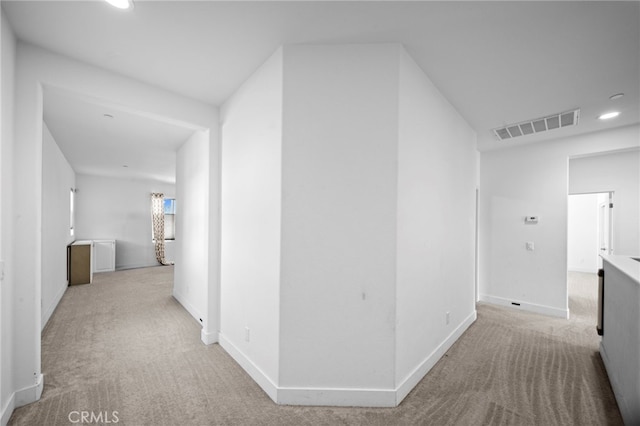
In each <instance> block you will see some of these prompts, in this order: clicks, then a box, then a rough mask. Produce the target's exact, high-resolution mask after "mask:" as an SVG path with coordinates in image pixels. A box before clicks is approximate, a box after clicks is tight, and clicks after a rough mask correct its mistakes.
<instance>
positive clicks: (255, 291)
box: [220, 49, 283, 399]
mask: <svg viewBox="0 0 640 426" xmlns="http://www.w3.org/2000/svg"><path fill="white" fill-rule="evenodd" d="M282 73H283V69H282V49H278V51H276V52H275V53H274V54H273V55H272V56H271V57H270V58H269V60H267V61H266V62H265V63H264V64H263V65H262V66H261V67H260V68H258V69H257V70H256V71H255V72H254V73H253V75H252V76H251V78H249V80H247V81H246V82H245V83H244V84H243V85H242V86H241V87H240V88H239V89H238V90H237V91H236V92H235V93H234V95H233V96H232V97H231V98H230V99H229V100H228V101H227V102H226V103H225V104H224V106H223V107H222V109H221V121H222V141H223V145H222V193H221V197H222V201H221V209H222V212H221V219H222V225H221V229H222V232H221V285H222V286H221V294H220V297H221V300H222V301H223V305H222V307H221V323H220V333H221V336H220V338H221V343H222V345H223V347H225V349H227V350H228V351H229V352H233V351H237V352H239V353H241V354H242V356H241V357H237V358H238V359H240V360H242V359H250V360H251V361H252V365H253V366H255V368H258V369H260V370H261V371H262V372H263V374H264V376H265V377H266V379H265V380H268V381H269V382H271V383H269V384H268V385H267V386H266V388H267V389H269V388H274V386H275V385H276V384H277V383H278V378H279V367H278V364H279V358H278V356H279V342H280V322H279V320H280V311H279V308H280V262H281V259H280V238H281V232H280V231H281V229H280V227H281V218H280V214H281V203H282V194H281V192H282V182H281V178H282V177H281V175H282V159H281V155H282V119H283V118H282V78H283V75H282ZM245 327H246V329H245ZM243 366H244V367H245V368H252V366H251V365H249V364H248V363H245V365H243ZM272 397H273V396H272ZM274 399H275V398H274Z"/></svg>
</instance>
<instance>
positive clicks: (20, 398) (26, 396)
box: [15, 374, 44, 408]
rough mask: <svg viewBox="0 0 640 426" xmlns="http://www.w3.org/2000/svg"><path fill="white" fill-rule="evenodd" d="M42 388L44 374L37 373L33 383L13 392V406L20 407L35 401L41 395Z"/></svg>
mask: <svg viewBox="0 0 640 426" xmlns="http://www.w3.org/2000/svg"><path fill="white" fill-rule="evenodd" d="M43 389H44V376H43V375H42V374H39V375H37V376H36V380H35V383H34V384H33V385H31V386H27V387H26V388H22V389H20V390H18V391H16V393H15V407H16V408H17V407H22V406H23V405H27V404H31V403H32V402H36V401H38V400H39V399H40V397H41V396H42V390H43Z"/></svg>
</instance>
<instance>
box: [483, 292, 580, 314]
mask: <svg viewBox="0 0 640 426" xmlns="http://www.w3.org/2000/svg"><path fill="white" fill-rule="evenodd" d="M480 301H481V302H487V303H491V304H493V305H500V306H506V307H509V308H514V309H518V310H522V311H529V312H535V313H537V314H542V315H547V316H552V317H559V318H564V319H567V318H569V310H568V309H559V308H554V307H552V306H545V305H537V304H535V303H528V302H523V301H521V300H511V299H505V298H502V297H497V296H489V295H487V294H481V295H480ZM514 302H515V303H519V305H514V304H513V303H514Z"/></svg>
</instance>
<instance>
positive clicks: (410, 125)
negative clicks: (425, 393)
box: [395, 51, 478, 389]
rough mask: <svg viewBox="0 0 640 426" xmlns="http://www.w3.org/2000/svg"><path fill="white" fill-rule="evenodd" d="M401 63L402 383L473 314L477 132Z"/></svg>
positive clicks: (407, 60) (414, 69)
mask: <svg viewBox="0 0 640 426" xmlns="http://www.w3.org/2000/svg"><path fill="white" fill-rule="evenodd" d="M400 65H401V66H400V107H399V116H400V122H399V125H400V132H399V135H400V143H399V154H398V169H399V170H398V225H397V226H398V227H397V229H398V231H397V232H398V238H397V259H398V264H397V302H396V305H397V308H396V312H397V320H396V333H397V335H396V373H395V374H396V383H397V385H402V384H403V382H404V381H405V380H407V379H408V378H409V377H410V375H411V373H412V372H413V370H414V369H416V368H417V367H419V366H421V365H422V364H423V363H426V364H430V365H429V368H430V366H432V365H433V364H435V361H437V359H438V358H439V356H441V355H442V354H443V353H444V350H446V347H448V346H447V344H448V345H450V344H451V343H453V340H455V338H454V339H449V338H450V336H451V335H452V334H456V335H459V334H461V333H462V331H463V330H464V329H466V327H468V325H469V324H470V323H471V322H473V320H474V319H475V281H474V274H475V191H476V185H477V156H478V153H477V151H476V142H475V141H476V136H475V132H474V131H473V130H472V129H471V127H469V125H468V124H467V123H466V122H465V120H464V119H463V118H462V117H461V116H460V115H459V114H458V112H457V111H456V110H455V109H454V108H453V107H452V106H451V104H449V102H448V101H447V100H446V99H445V98H444V97H443V96H442V95H441V94H440V93H439V92H438V90H437V89H436V88H435V86H434V85H433V84H432V83H431V81H430V80H429V78H428V77H427V76H426V75H425V74H424V72H423V71H422V70H421V69H420V68H419V67H418V66H417V65H416V63H415V62H414V61H413V59H412V58H411V57H410V56H409V55H407V54H406V52H404V51H403V52H402V56H401V62H400ZM447 312H449V317H450V320H449V322H448V323H447V321H446V313H447ZM441 346H445V347H441ZM433 352H436V353H438V352H439V356H435V357H434V356H432V353H433ZM427 369H428V368H427ZM424 372H426V371H424ZM419 378H421V376H420V377H419ZM414 384H415V383H413V384H412V385H411V386H410V387H409V389H410V388H411V387H413V385H414Z"/></svg>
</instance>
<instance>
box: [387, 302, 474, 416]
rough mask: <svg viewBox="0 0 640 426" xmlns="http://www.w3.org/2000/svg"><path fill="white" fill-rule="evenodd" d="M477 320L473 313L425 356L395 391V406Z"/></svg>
mask: <svg viewBox="0 0 640 426" xmlns="http://www.w3.org/2000/svg"><path fill="white" fill-rule="evenodd" d="M476 318H478V313H477V312H476V311H475V309H474V311H473V312H472V313H471V314H470V315H469V316H468V317H466V318H465V319H464V320H463V321H462V323H461V324H460V325H459V326H458V327H456V329H455V330H453V331H452V332H451V334H449V336H448V337H447V338H446V339H445V340H444V341H443V342H442V343H441V344H440V345H438V347H437V348H436V349H435V350H434V351H433V352H431V354H429V356H427V357H426V358H425V359H424V361H422V362H421V363H420V364H419V365H418V366H417V367H416V368H415V369H414V370H413V371H412V372H411V373H410V374H409V375H408V376H407V377H406V378H405V379H404V380H403V381H402V383H400V385H399V386H398V388H397V389H396V394H397V395H396V398H397V400H396V405H399V404H400V403H401V402H402V400H403V399H404V398H405V397H406V396H407V395H409V392H411V390H412V389H413V388H414V387H415V386H416V385H417V384H418V383H419V382H420V380H422V378H423V377H424V376H425V375H426V374H427V373H428V372H429V370H431V369H432V368H433V366H434V365H436V362H438V361H439V360H440V358H442V357H443V356H444V354H445V353H446V352H447V351H448V350H449V348H451V346H453V344H454V343H455V342H456V341H457V340H458V339H459V338H460V336H462V334H463V333H464V332H465V331H466V330H467V328H469V326H470V325H471V324H473V323H474V322H475V320H476Z"/></svg>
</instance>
